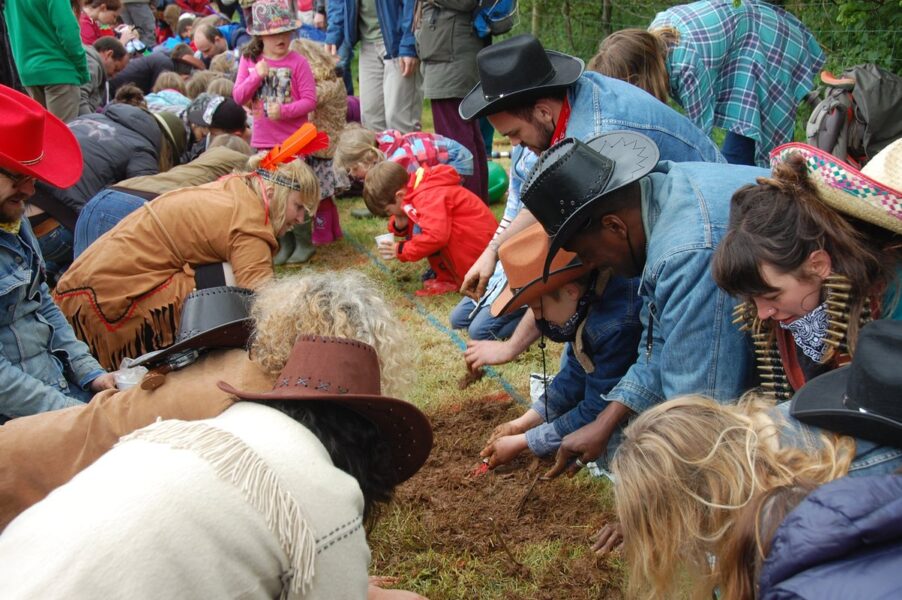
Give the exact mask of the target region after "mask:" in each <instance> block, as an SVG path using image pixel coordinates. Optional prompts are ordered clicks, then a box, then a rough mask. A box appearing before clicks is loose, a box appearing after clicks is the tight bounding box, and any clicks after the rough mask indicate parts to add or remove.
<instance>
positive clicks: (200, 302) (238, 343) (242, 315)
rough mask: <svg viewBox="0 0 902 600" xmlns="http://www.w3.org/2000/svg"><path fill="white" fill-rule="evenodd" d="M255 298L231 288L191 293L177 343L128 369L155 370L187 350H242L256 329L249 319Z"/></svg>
mask: <svg viewBox="0 0 902 600" xmlns="http://www.w3.org/2000/svg"><path fill="white" fill-rule="evenodd" d="M253 298H254V293H253V292H252V291H251V290H247V289H244V288H239V287H230V286H221V287H212V288H205V289H202V290H195V291H193V292H191V293H190V294H188V296H187V297H186V298H185V302H184V304H183V305H182V316H181V318H180V320H179V331H178V335H177V336H176V338H175V343H174V344H173V345H171V346H169V347H168V348H164V349H163V350H156V351H154V352H148V353H147V354H144V355H142V356H139V357H138V358H136V359H135V360H134V361H132V362H131V363H130V364H129V366H130V367H148V368H154V367H156V366H158V365H162V364H164V363H166V361H167V359H169V358H170V357H174V356H175V355H176V354H178V353H180V352H184V351H186V350H199V349H201V348H243V347H244V346H245V345H246V344H247V340H248V338H249V337H250V332H251V328H252V327H253V321H252V319H251V317H250V304H251V301H252V300H253Z"/></svg>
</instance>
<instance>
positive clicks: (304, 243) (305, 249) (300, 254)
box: [285, 219, 316, 265]
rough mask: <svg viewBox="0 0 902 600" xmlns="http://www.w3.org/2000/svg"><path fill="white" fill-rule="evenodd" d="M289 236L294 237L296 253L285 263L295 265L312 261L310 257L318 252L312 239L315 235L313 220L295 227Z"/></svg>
mask: <svg viewBox="0 0 902 600" xmlns="http://www.w3.org/2000/svg"><path fill="white" fill-rule="evenodd" d="M288 234H289V235H292V236H293V237H294V251H293V252H292V253H291V256H289V257H288V260H287V261H285V263H286V264H289V265H293V264H299V263H305V262H307V261H308V260H310V257H312V256H313V254H314V253H315V252H316V248H314V247H313V241H312V239H311V237H312V235H313V220H312V219H311V220H309V221H307V222H306V223H304V224H302V225H295V226H294V228H293V229H292V230H291V231H289V232H288Z"/></svg>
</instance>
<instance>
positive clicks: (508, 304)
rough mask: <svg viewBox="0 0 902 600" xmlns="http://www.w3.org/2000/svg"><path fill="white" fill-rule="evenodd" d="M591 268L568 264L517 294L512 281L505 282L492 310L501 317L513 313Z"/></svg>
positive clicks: (523, 288) (496, 315)
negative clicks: (513, 289)
mask: <svg viewBox="0 0 902 600" xmlns="http://www.w3.org/2000/svg"><path fill="white" fill-rule="evenodd" d="M589 270H590V269H589V267H587V266H586V265H584V264H582V263H578V264H575V265H567V266H566V267H564V268H563V269H558V270H557V271H554V272H552V273H549V274H548V279H547V280H546V281H542V278H541V277H536V278H535V279H533V280H532V281H530V282H529V283H527V284H526V285H524V286H523V287H522V288H520V289H519V290H517V293H516V294H515V293H513V292H512V291H511V286H510V282H508V283H507V284H505V286H504V289H503V290H501V293H500V294H498V297H497V298H495V301H494V302H492V307H491V309H490V312H491V313H492V316H493V317H501V316H504V315H506V314H509V313H512V312H513V311H515V310H517V309H518V308H520V307H521V306H525V305H527V304H529V303H530V302H532V301H533V300H535V299H536V298H538V297H540V296H544V295H545V294H547V293H548V292H549V291H551V290H556V289H557V288H559V287H561V286H562V285H564V284H566V283H570V282H571V281H576V280H577V279H579V278H580V277H582V276H583V275H585V274H586V273H588V272H589Z"/></svg>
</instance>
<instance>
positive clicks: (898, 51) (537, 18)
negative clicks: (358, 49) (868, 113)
mask: <svg viewBox="0 0 902 600" xmlns="http://www.w3.org/2000/svg"><path fill="white" fill-rule="evenodd" d="M741 1H744V0H736V2H737V3H738V2H741ZM683 3H684V2H678V1H674V0H519V20H518V23H517V26H516V27H515V29H514V31H513V33H524V32H530V33H533V34H534V35H536V37H538V38H540V39H541V40H542V43H543V44H544V45H545V46H546V47H548V48H552V49H555V50H560V51H562V52H566V53H568V54H574V55H576V56H580V57H582V58H584V59H589V58H590V57H591V56H592V55H593V54H594V53H595V50H596V48H597V47H598V43H599V42H600V41H601V40H602V39H603V38H604V36H605V35H606V34H608V33H610V32H612V31H616V30H618V29H624V28H626V27H642V28H645V27H648V25H649V24H650V23H651V21H652V19H653V18H654V16H655V14H657V13H658V12H659V11H661V10H664V9H666V8H668V7H670V6H674V5H676V4H683ZM772 3H773V4H777V5H780V6H782V7H784V8H785V9H787V10H788V11H790V12H792V13H793V14H795V15H796V16H797V17H798V18H799V19H800V20H801V21H802V22H803V23H804V24H805V25H806V26H807V27H808V28H809V29H810V30H811V31H812V32H813V33H814V35H815V36H816V37H817V39H818V41H819V42H820V44H821V46H822V47H823V48H824V49H825V50H826V52H827V54H828V56H829V59H828V63H827V67H828V68H830V69H832V70H834V71H835V72H840V71H842V70H843V69H844V68H848V67H851V66H852V65H856V64H859V63H864V62H872V63H876V64H878V65H880V66H882V67H884V68H886V69H889V70H891V71H893V72H895V73H900V74H902V40H899V37H900V35H902V0H776V1H774V2H772Z"/></svg>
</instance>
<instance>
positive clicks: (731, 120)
mask: <svg viewBox="0 0 902 600" xmlns="http://www.w3.org/2000/svg"><path fill="white" fill-rule="evenodd" d="M664 26H671V27H673V28H675V29H676V30H677V31H679V33H680V43H679V45H678V46H676V47H674V48H673V49H672V50H671V51H670V53H669V55H668V60H667V68H668V70H669V72H670V90H671V96H672V97H673V99H674V100H676V101H677V102H678V103H679V104H680V105H681V106H682V107H683V108H684V109H685V110H686V113H687V115H688V116H689V118H690V119H692V120H693V121H694V122H695V123H696V124H697V125H698V126H699V127H701V128H702V129H703V130H704V131H705V132H706V133H708V134H710V133H711V129H712V128H714V127H720V128H723V129H727V130H729V131H732V132H734V133H738V134H739V135H743V136H746V137H749V138H752V139H754V140H755V141H756V142H757V143H756V144H755V154H756V156H755V158H756V161H757V162H758V165H759V166H764V167H766V166H768V164H769V160H768V155H769V154H770V151H771V150H772V149H774V148H775V147H777V146H778V145H780V144H783V143H785V142H789V141H792V138H793V131H794V128H795V115H796V108H797V107H798V104H799V102H800V101H801V100H802V98H803V97H804V96H805V94H806V93H808V91H810V90H811V89H812V88H813V80H814V76H815V75H816V74H817V73H818V72H819V71H820V69H821V67H823V65H824V61H825V60H826V57H825V56H824V51H823V50H821V47H820V46H819V45H818V43H817V40H815V39H814V36H813V35H812V34H811V32H810V31H808V30H807V29H806V28H805V26H804V25H802V23H801V22H800V21H799V20H798V19H797V18H796V17H795V16H793V15H792V14H790V13H788V12H786V11H785V10H783V9H781V8H778V7H776V6H772V5H770V4H767V3H765V2H760V1H758V0H742V3H741V4H740V5H739V6H738V7H734V6H733V2H732V0H711V1H706V0H703V1H701V2H694V3H692V4H684V5H680V6H674V7H673V8H670V9H668V10H666V11H664V12H661V13H658V15H657V16H656V17H655V20H654V21H652V24H651V26H650V27H649V29H656V28H659V27H664Z"/></svg>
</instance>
